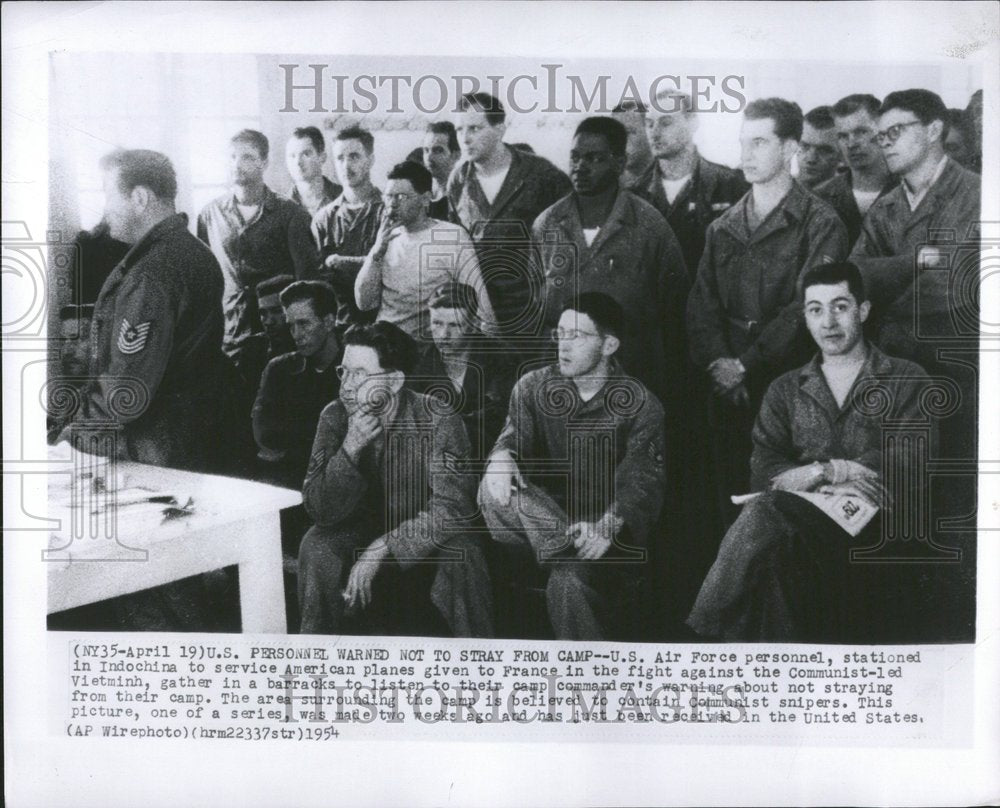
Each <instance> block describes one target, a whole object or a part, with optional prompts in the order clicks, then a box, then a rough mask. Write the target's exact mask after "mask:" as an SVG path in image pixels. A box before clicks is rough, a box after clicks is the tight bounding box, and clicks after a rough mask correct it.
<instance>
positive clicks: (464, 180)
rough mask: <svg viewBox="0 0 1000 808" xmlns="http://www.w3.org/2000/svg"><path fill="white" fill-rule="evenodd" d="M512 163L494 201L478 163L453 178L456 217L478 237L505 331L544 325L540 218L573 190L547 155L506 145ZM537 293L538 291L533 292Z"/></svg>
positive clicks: (482, 263)
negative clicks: (536, 243) (536, 246)
mask: <svg viewBox="0 0 1000 808" xmlns="http://www.w3.org/2000/svg"><path fill="white" fill-rule="evenodd" d="M505 148H506V149H507V150H508V152H509V153H510V157H511V163H510V168H509V169H508V171H507V176H506V177H504V181H503V184H502V185H501V186H500V190H499V191H498V192H497V195H496V197H495V198H494V199H493V203H492V204H491V203H490V202H488V201H487V199H486V195H485V194H484V193H483V189H482V187H481V186H480V185H479V181H478V180H477V179H476V167H475V165H474V164H473V163H472V162H471V161H468V160H463V161H462V162H460V163H458V165H456V166H455V168H454V170H453V171H452V173H451V177H450V178H449V180H448V200H449V203H450V206H451V214H452V220H453V221H454V222H456V223H457V224H460V225H462V226H463V227H464V228H465V229H466V230H467V231H469V235H470V236H471V237H472V240H473V242H475V245H476V252H477V254H478V256H479V267H480V270H481V271H482V273H483V279H484V281H485V283H486V288H487V290H488V291H489V294H490V301H491V302H492V304H493V311H494V313H495V314H496V316H497V319H498V320H499V322H500V324H501V327H500V330H501V332H503V333H504V334H511V333H516V334H525V333H535V334H537V332H538V330H539V329H540V328H541V304H542V301H541V300H540V299H535V297H537V292H538V289H539V288H540V278H539V276H540V269H539V267H538V265H537V255H536V254H535V252H534V251H533V250H532V244H531V226H532V224H533V223H534V221H535V218H536V217H537V216H538V214H539V213H541V212H542V211H543V210H545V209H546V208H547V207H549V206H550V205H551V204H552V203H553V202H555V201H556V200H557V199H559V198H560V197H562V196H565V195H566V194H567V193H568V192H569V191H570V182H569V178H568V177H567V176H566V175H565V174H564V173H563V172H562V171H560V170H559V169H558V168H556V167H555V166H554V165H552V163H550V162H549V161H548V160H546V159H545V158H544V157H538V156H537V155H534V154H528V153H526V152H522V151H519V150H518V149H512V148H511V147H510V146H506V147H505ZM533 293H534V294H533Z"/></svg>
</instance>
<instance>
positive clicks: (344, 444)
mask: <svg viewBox="0 0 1000 808" xmlns="http://www.w3.org/2000/svg"><path fill="white" fill-rule="evenodd" d="M415 359H416V345H415V344H414V343H413V340H411V339H410V338H409V337H408V336H407V335H406V334H405V333H404V332H402V331H401V330H400V329H398V328H397V327H396V326H394V325H393V324H392V323H375V324H374V325H370V326H364V327H359V328H354V329H351V330H350V331H349V332H348V333H347V337H346V344H345V347H344V358H343V364H342V365H340V366H339V367H338V374H339V375H340V380H341V386H340V398H339V400H337V401H334V402H333V403H332V404H330V405H329V406H328V407H327V408H326V409H325V410H323V413H322V415H321V416H320V422H319V427H318V428H317V430H316V440H315V443H314V444H313V452H312V458H311V459H310V461H309V469H308V471H307V473H306V480H305V485H304V487H303V492H302V494H303V499H304V501H305V506H306V510H307V511H308V512H309V515H310V516H311V517H312V518H313V520H314V521H315V523H316V524H315V527H313V528H312V529H310V530H309V532H308V533H307V534H306V536H305V538H304V539H303V540H302V547H301V550H300V551H299V601H300V603H301V607H302V633H304V634H338V633H341V632H342V631H343V630H344V628H345V627H347V626H348V625H349V624H350V623H352V622H353V623H354V624H355V625H357V624H358V622H360V624H361V626H362V627H363V628H365V629H367V630H369V631H371V630H373V629H374V630H375V631H377V632H378V633H404V634H405V633H416V634H424V635H430V636H439V635H442V634H448V633H450V634H452V635H454V636H459V637H488V636H492V634H493V618H492V595H491V589H490V580H489V573H488V571H487V568H486V561H485V558H484V557H483V554H482V550H481V549H480V547H479V545H478V544H477V543H476V540H475V537H473V536H470V535H469V534H468V532H467V530H465V525H466V524H467V522H468V520H469V519H470V518H471V517H472V516H473V515H474V513H475V504H474V497H475V477H474V476H472V475H470V474H469V472H468V470H467V468H466V465H467V462H468V457H469V439H468V437H466V434H465V428H464V427H463V426H462V422H461V420H460V419H459V417H458V415H456V414H453V413H443V412H442V409H441V407H440V406H438V405H437V402H435V401H432V400H431V399H429V398H428V397H427V396H423V395H421V394H419V393H415V392H413V391H411V390H409V389H407V388H406V387H405V386H404V385H405V382H406V376H407V374H409V373H410V372H412V368H413V363H414V361H415Z"/></svg>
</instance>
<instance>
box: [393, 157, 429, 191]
mask: <svg viewBox="0 0 1000 808" xmlns="http://www.w3.org/2000/svg"><path fill="white" fill-rule="evenodd" d="M386 179H389V180H409V181H410V185H412V186H413V190H414V191H416V192H417V193H418V194H426V193H430V190H431V186H432V185H433V183H434V178H433V177H432V176H431V172H430V171H428V170H427V169H426V168H425V167H424V165H423V163H418V162H416V161H414V160H404V161H403V162H402V163H396V165H394V166H393V167H392V168H391V169H390V171H389V173H388V174H387V175H386Z"/></svg>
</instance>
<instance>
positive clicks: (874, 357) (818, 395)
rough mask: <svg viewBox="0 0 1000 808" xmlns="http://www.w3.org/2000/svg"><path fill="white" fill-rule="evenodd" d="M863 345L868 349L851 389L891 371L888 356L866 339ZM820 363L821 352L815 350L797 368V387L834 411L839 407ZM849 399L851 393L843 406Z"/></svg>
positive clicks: (821, 358)
mask: <svg viewBox="0 0 1000 808" xmlns="http://www.w3.org/2000/svg"><path fill="white" fill-rule="evenodd" d="M865 346H866V347H867V349H868V356H867V357H866V358H865V361H864V364H863V365H862V366H861V370H860V371H858V376H857V378H856V379H855V380H854V384H853V385H851V389H852V390H853V389H854V388H856V387H857V386H858V384H859V383H860V382H861V381H862V380H864V379H872V378H879V377H881V378H884V377H885V376H887V375H890V374H891V373H892V371H893V367H892V362H891V361H890V359H889V357H888V356H886V355H885V354H884V353H882V351H880V350H879V349H878V348H877V347H876V346H875V345H874V344H872V343H871V342H868V341H867V340H866V341H865ZM822 364H823V354H822V352H817V353H816V355H815V356H814V357H813V358H812V359H811V360H810V361H809V362H808V363H806V364H805V365H803V366H802V367H801V368H800V369H799V374H798V383H799V389H800V390H802V391H803V392H805V393H808V394H809V395H810V396H812V398H814V399H815V400H816V401H818V402H819V403H820V404H822V405H823V406H825V407H826V408H827V409H828V410H830V411H831V412H834V413H836V412H838V411H839V410H840V408H839V407H838V406H837V403H836V401H835V400H834V398H833V393H831V392H830V386H829V385H828V384H827V383H826V377H825V376H824V375H823V369H822ZM850 401H851V395H848V396H847V399H846V400H845V405H844V406H845V407H846V406H847V405H848V404H849V403H850Z"/></svg>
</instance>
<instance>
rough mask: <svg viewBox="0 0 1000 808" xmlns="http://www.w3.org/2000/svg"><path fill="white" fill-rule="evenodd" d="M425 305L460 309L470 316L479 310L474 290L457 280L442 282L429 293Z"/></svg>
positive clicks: (435, 307)
mask: <svg viewBox="0 0 1000 808" xmlns="http://www.w3.org/2000/svg"><path fill="white" fill-rule="evenodd" d="M427 306H428V308H432V309H462V310H464V311H465V312H466V313H467V314H468V315H469V316H470V317H475V316H476V314H477V312H478V311H479V301H478V300H477V299H476V290H475V289H473V288H472V287H471V286H469V285H468V284H467V283H459V282H458V281H448V282H447V283H442V284H441V285H440V286H439V287H438V288H437V289H435V290H434V291H433V293H431V299H430V300H429V301H428V303H427Z"/></svg>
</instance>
